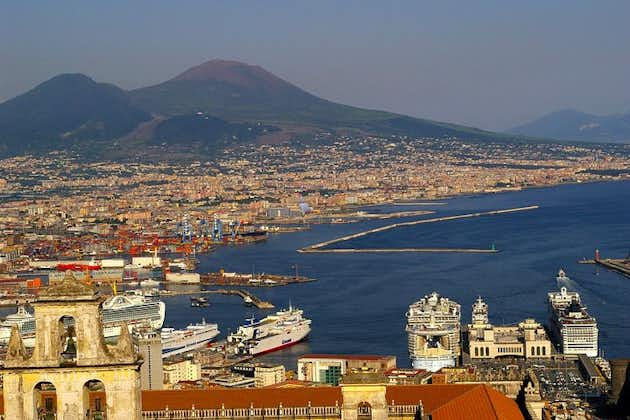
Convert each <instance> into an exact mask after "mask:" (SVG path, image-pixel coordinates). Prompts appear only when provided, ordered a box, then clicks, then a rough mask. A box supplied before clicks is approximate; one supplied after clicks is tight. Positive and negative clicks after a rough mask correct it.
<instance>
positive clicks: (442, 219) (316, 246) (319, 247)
mask: <svg viewBox="0 0 630 420" xmlns="http://www.w3.org/2000/svg"><path fill="white" fill-rule="evenodd" d="M538 208H539V206H527V207H516V208H511V209H503V210H492V211H485V212H477V213H467V214H458V215H455V216H443V217H435V218H431V219H420V220H413V221H410V222H399V223H393V224H390V225H385V226H381V227H378V228H374V229H369V230H365V231H362V232H358V233H353V234H351V235H346V236H342V237H340V238H336V239H331V240H329V241H325V242H320V243H317V244H314V245H310V246H307V247H304V248H300V249H298V252H302V253H315V252H320V253H321V252H340V253H343V252H354V253H357V252H474V253H495V252H497V251H496V250H495V249H492V248H490V249H469V248H383V249H356V248H352V249H343V248H334V249H322V248H324V247H327V246H329V245H333V244H337V243H341V242H346V241H349V240H351V239H356V238H361V237H363V236H367V235H371V234H373V233H377V232H384V231H387V230H391V229H395V228H399V227H404V226H414V225H419V224H423V223H436V222H445V221H448V220H457V219H469V218H473V217H480V216H491V215H498V214H507V213H516V212H521V211H528V210H535V209H538Z"/></svg>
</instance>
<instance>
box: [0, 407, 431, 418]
mask: <svg viewBox="0 0 630 420" xmlns="http://www.w3.org/2000/svg"><path fill="white" fill-rule="evenodd" d="M341 411H342V410H341V407H339V406H324V407H282V406H280V407H269V408H217V409H210V408H206V409H195V408H192V409H188V410H168V409H165V410H154V411H143V412H142V418H143V419H144V420H160V419H169V420H186V419H198V420H211V419H253V418H260V419H264V418H268V419H273V418H276V419H278V418H339V419H340V418H341ZM418 414H419V416H418V417H420V418H422V414H423V409H422V403H420V404H418V405H389V406H388V407H387V415H388V417H392V418H395V417H403V416H404V417H409V416H417V415H418ZM0 420H4V419H2V418H0Z"/></svg>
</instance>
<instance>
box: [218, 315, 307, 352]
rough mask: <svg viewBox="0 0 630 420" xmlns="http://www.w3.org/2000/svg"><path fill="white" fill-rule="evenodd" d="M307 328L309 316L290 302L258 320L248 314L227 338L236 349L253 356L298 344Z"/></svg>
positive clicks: (305, 333) (304, 336)
mask: <svg viewBox="0 0 630 420" xmlns="http://www.w3.org/2000/svg"><path fill="white" fill-rule="evenodd" d="M310 332H311V320H310V319H306V318H304V316H303V311H302V310H301V309H297V308H293V307H292V306H289V309H287V310H282V311H278V312H276V313H275V314H273V315H269V316H267V317H265V318H263V319H261V320H260V321H255V320H254V318H250V319H249V323H248V324H245V325H241V326H240V327H238V330H237V331H236V332H235V333H233V334H230V335H229V336H228V338H227V341H228V343H229V344H231V345H233V346H234V352H235V353H237V354H245V355H251V356H255V355H259V354H263V353H269V352H272V351H275V350H279V349H281V348H284V347H288V346H291V345H293V344H297V343H299V342H300V341H302V340H304V338H306V336H307V335H308V334H309V333H310Z"/></svg>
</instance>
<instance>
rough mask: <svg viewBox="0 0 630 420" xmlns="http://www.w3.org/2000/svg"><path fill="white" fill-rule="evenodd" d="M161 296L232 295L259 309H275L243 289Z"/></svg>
mask: <svg viewBox="0 0 630 420" xmlns="http://www.w3.org/2000/svg"><path fill="white" fill-rule="evenodd" d="M159 293H160V296H191V295H212V294H219V295H230V296H240V297H241V298H243V302H244V303H247V304H251V305H252V306H255V307H256V308H258V309H273V308H275V306H274V305H273V304H272V303H271V302H267V301H264V300H262V299H260V298H258V297H256V296H255V295H254V294H253V293H251V292H249V291H247V290H243V289H217V290H194V291H171V290H160V292H159Z"/></svg>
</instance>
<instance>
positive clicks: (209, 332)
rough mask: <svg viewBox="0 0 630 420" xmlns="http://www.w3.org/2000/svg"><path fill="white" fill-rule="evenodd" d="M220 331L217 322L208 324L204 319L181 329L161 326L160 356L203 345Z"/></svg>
mask: <svg viewBox="0 0 630 420" xmlns="http://www.w3.org/2000/svg"><path fill="white" fill-rule="evenodd" d="M220 333H221V332H220V331H219V326H218V325H217V324H208V323H206V321H205V320H203V321H202V322H201V323H198V324H190V325H189V326H187V327H186V328H184V329H183V330H176V329H174V328H162V331H161V333H160V335H161V337H162V358H165V357H169V356H173V355H176V354H181V353H186V352H189V351H192V350H195V349H198V348H201V347H205V346H207V345H208V343H210V342H211V341H212V340H214V339H215V338H216V337H217V336H218V335H219V334H220Z"/></svg>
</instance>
